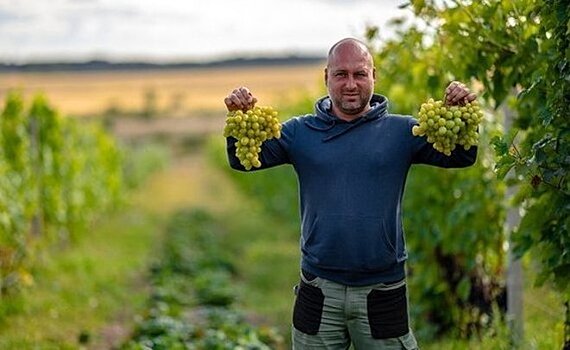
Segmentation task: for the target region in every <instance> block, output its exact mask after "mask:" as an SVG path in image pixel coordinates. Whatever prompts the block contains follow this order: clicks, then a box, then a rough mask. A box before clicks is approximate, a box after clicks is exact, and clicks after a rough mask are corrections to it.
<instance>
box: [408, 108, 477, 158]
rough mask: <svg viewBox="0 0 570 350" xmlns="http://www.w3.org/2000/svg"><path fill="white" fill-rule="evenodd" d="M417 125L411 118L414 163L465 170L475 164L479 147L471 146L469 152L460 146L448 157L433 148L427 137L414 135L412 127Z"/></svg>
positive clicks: (409, 124) (409, 128) (409, 132)
mask: <svg viewBox="0 0 570 350" xmlns="http://www.w3.org/2000/svg"><path fill="white" fill-rule="evenodd" d="M417 124H418V122H417V121H416V120H415V119H413V118H409V121H408V135H409V137H410V138H411V139H412V141H411V142H412V163H415V164H428V165H434V166H438V167H442V168H464V167H468V166H470V165H473V164H475V161H476V160H477V146H471V148H469V150H468V151H466V150H465V149H464V148H463V147H461V146H458V147H456V148H455V149H454V150H453V151H452V152H451V155H449V156H446V155H445V154H443V153H441V152H439V151H437V150H436V149H435V148H433V146H432V144H431V143H429V142H427V137H426V136H421V137H420V136H414V135H413V134H412V127H413V126H414V125H417Z"/></svg>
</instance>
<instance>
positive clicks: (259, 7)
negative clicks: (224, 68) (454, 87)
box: [0, 0, 401, 60]
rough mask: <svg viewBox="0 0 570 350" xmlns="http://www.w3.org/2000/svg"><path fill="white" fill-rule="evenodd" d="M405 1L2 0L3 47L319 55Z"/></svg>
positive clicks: (61, 52) (20, 55) (19, 50)
mask: <svg viewBox="0 0 570 350" xmlns="http://www.w3.org/2000/svg"><path fill="white" fill-rule="evenodd" d="M400 2H401V1H396V0H391V1H382V2H380V1H374V0H357V1H350V2H349V1H342V0H310V1H306V0H288V1H282V0H265V1H261V0H240V1H225V0H207V1H196V2H194V1H186V0H169V1H168V2H162V1H155V0H50V1H42V0H19V1H11V0H0V52H3V57H7V58H9V59H15V60H29V59H35V58H37V57H45V56H53V57H55V56H68V57H72V56H73V57H89V56H90V55H91V56H93V55H97V56H108V57H127V56H139V57H140V56H147V57H157V58H169V57H175V56H176V57H203V58H206V57H208V56H211V57H213V56H218V55H230V54H235V53H247V52H284V51H295V52H312V53H322V52H326V50H327V49H328V47H329V46H330V45H332V44H333V43H334V42H336V40H338V39H340V38H342V37H345V36H357V37H358V36H361V35H362V34H363V33H364V28H365V26H366V25H367V24H378V25H380V24H383V23H384V22H386V21H387V20H388V18H390V17H393V16H394V15H395V14H396V13H397V11H399V10H397V5H398V3H400ZM8 3H9V4H8ZM299 9H302V10H299ZM399 13H401V12H399Z"/></svg>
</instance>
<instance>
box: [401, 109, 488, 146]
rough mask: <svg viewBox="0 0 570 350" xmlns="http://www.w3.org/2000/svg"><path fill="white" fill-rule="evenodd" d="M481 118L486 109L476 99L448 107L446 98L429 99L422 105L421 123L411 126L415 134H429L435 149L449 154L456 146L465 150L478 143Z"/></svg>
mask: <svg viewBox="0 0 570 350" xmlns="http://www.w3.org/2000/svg"><path fill="white" fill-rule="evenodd" d="M482 120H483V112H482V111H481V110H480V107H479V103H478V102H477V101H473V102H471V103H467V104H466V105H465V106H449V107H447V106H445V105H444V104H443V101H441V100H438V101H435V100H434V99H432V98H430V99H429V100H428V101H427V102H425V103H422V105H421V106H420V110H419V112H418V122H419V123H418V125H415V126H413V127H412V134H413V135H414V136H426V137H427V142H428V143H431V144H432V146H433V148H434V149H436V150H437V151H439V152H441V153H443V154H445V155H447V156H449V155H451V152H452V151H453V150H454V149H455V148H457V145H460V146H463V148H464V149H465V150H468V149H469V148H471V147H472V146H475V145H477V142H478V141H479V134H478V133H477V128H478V126H479V123H480V122H481V121H482Z"/></svg>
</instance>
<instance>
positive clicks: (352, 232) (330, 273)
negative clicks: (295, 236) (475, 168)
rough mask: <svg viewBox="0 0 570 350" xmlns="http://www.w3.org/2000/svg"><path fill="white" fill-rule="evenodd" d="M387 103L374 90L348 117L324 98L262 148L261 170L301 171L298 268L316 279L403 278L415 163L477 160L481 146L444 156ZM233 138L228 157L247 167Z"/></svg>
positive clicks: (365, 281)
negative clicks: (405, 219)
mask: <svg viewBox="0 0 570 350" xmlns="http://www.w3.org/2000/svg"><path fill="white" fill-rule="evenodd" d="M387 106H388V100H387V99H386V97H384V96H382V95H374V96H373V97H372V100H371V107H372V109H371V110H370V111H368V112H367V113H366V114H365V115H363V116H361V117H359V118H357V119H355V120H353V121H350V122H347V121H344V120H342V119H339V118H338V117H336V116H334V115H333V114H332V112H331V101H330V99H329V98H328V97H323V98H321V99H320V100H319V101H317V103H316V106H315V110H316V114H315V115H305V116H299V117H294V118H291V119H289V120H287V121H286V122H285V123H283V128H282V130H281V138H280V139H272V140H268V141H266V142H264V144H263V146H262V151H261V154H260V158H259V159H260V161H261V164H262V166H261V168H259V169H264V168H270V167H274V166H277V165H281V164H292V165H293V167H294V169H295V171H296V173H297V177H298V183H299V195H300V211H301V253H302V259H301V267H302V268H303V269H305V270H307V271H309V272H311V273H313V274H315V275H317V276H319V277H322V278H326V279H329V280H332V281H335V282H338V283H342V284H345V285H352V286H363V285H370V284H375V283H379V282H393V281H397V280H400V279H402V278H404V276H405V271H404V262H405V260H406V258H407V251H406V244H405V241H404V231H403V229H402V196H403V193H404V187H405V182H406V176H407V174H408V170H409V169H410V166H411V165H412V164H414V163H423V164H431V165H435V166H440V167H445V168H459V167H466V166H469V165H472V164H473V163H474V162H475V159H476V156H477V148H476V147H472V148H471V149H470V150H469V151H465V150H463V148H462V147H458V148H457V149H455V150H454V151H453V152H452V154H451V156H446V155H444V154H442V153H440V152H438V151H436V150H435V149H433V147H432V145H431V144H429V143H428V142H427V141H426V138H425V137H417V136H413V135H412V131H411V130H412V126H414V125H415V124H416V123H417V122H416V120H415V119H413V118H412V117H410V116H400V115H391V114H388V111H387ZM235 141H236V139H234V138H231V137H229V138H228V140H227V152H228V159H229V162H230V165H231V167H232V168H234V169H237V170H242V171H245V169H244V168H243V166H242V165H241V164H240V163H239V160H238V159H237V157H236V156H235V146H234V143H235ZM254 169H255V168H254ZM256 170H257V169H256Z"/></svg>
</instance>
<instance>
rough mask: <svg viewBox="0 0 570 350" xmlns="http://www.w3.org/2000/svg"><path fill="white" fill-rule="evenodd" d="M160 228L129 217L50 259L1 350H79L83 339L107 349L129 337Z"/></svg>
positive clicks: (9, 324)
mask: <svg viewBox="0 0 570 350" xmlns="http://www.w3.org/2000/svg"><path fill="white" fill-rule="evenodd" d="M160 226H161V221H160V220H159V219H158V218H153V217H151V216H149V215H140V214H137V213H136V212H134V211H132V210H127V211H125V212H122V213H120V214H118V215H115V216H113V217H110V218H107V219H105V220H104V222H102V223H101V224H100V225H97V226H95V227H94V228H93V229H92V230H91V231H90V232H88V233H87V234H85V235H83V236H82V237H81V238H80V239H79V240H78V241H77V242H75V243H74V244H73V245H72V246H69V247H67V248H65V249H62V250H59V251H57V252H52V253H51V254H50V256H49V257H44V258H43V261H42V262H41V263H40V264H38V267H37V268H36V269H35V271H34V276H36V277H35V281H34V285H33V286H32V287H31V288H28V289H25V290H23V293H22V294H21V295H20V296H17V297H14V298H12V299H5V300H3V303H5V305H8V304H12V305H18V310H16V311H14V314H12V315H9V316H8V318H7V319H5V320H4V322H3V324H2V325H1V326H0V349H32V348H33V349H52V348H53V349H66V348H69V349H74V348H77V347H78V346H79V344H80V343H79V340H80V338H82V339H83V340H84V341H88V343H89V344H90V345H94V346H95V345H98V346H100V347H102V348H108V347H109V345H111V344H113V343H114V342H116V341H118V340H119V339H120V338H121V337H122V336H125V335H126V334H128V332H130V327H131V326H132V324H133V322H134V319H133V317H134V315H135V314H136V313H137V312H138V311H139V310H140V309H141V308H142V307H143V303H144V300H145V297H146V282H145V281H144V277H143V272H144V271H146V267H147V264H148V261H149V258H150V257H151V256H152V254H151V250H152V247H153V241H154V240H156V239H157V238H158V237H157V236H158V233H159V232H160Z"/></svg>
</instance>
